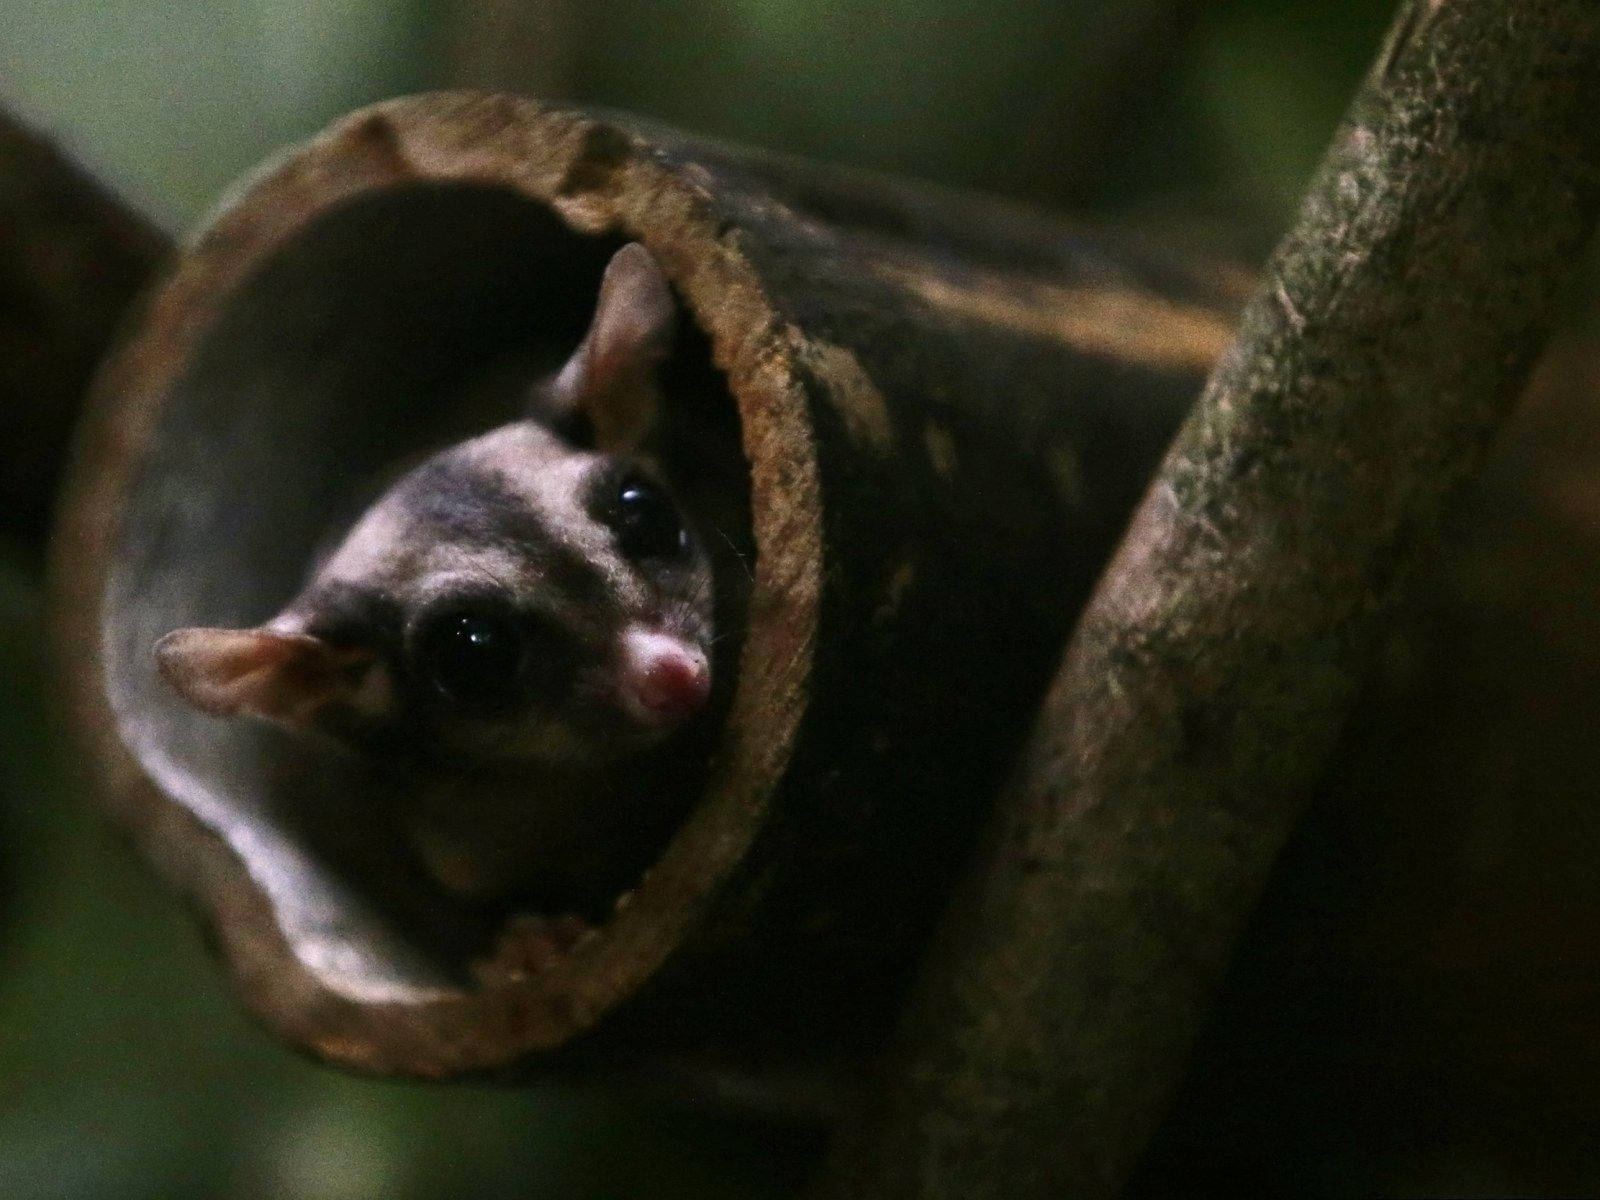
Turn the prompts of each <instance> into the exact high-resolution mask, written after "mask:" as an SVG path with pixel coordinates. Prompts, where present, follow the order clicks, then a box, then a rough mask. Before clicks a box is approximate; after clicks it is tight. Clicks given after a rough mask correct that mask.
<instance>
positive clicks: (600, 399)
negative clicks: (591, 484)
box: [545, 242, 678, 451]
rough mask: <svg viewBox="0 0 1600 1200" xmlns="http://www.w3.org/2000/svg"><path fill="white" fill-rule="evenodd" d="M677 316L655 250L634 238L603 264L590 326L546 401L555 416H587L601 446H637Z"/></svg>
mask: <svg viewBox="0 0 1600 1200" xmlns="http://www.w3.org/2000/svg"><path fill="white" fill-rule="evenodd" d="M677 324H678V306H677V302H676V301H675V300H674V299H673V298H672V290H671V288H670V287H669V286H668V285H667V277H666V275H665V274H663V273H662V270H661V266H660V264H659V263H657V262H656V259H655V255H653V254H651V253H650V251H648V250H646V249H645V248H644V247H643V246H641V245H640V244H639V243H638V242H629V243H628V244H627V245H626V246H624V247H623V248H622V249H620V250H618V251H617V252H616V253H615V254H614V255H612V256H611V261H610V262H609V263H608V264H607V265H606V273H605V277H604V278H603V279H601V281H600V299H599V300H598V301H597V302H596V304H595V310H594V318H593V320H592V321H590V323H589V332H588V333H586V334H585V335H584V338H583V342H582V344H580V345H579V346H578V348H577V350H575V351H574V352H573V355H572V357H571V358H570V359H568V360H567V364H566V366H564V367H562V368H561V372H560V373H559V374H558V375H557V376H556V378H555V382H554V383H553V384H552V385H551V386H550V389H549V393H550V394H549V395H548V396H547V397H545V400H546V402H547V404H549V405H550V406H552V407H553V408H554V409H555V412H556V415H557V416H558V417H569V416H574V415H577V414H580V413H581V414H582V415H583V416H585V417H587V418H588V420H589V425H590V427H591V428H592V429H593V430H594V440H595V445H596V446H597V447H598V448H600V449H602V450H621V451H626V450H633V449H636V448H637V447H638V446H639V444H640V443H641V442H642V441H644V439H645V438H646V437H648V436H649V434H650V432H651V430H652V429H653V428H654V426H655V423H656V419H657V410H658V407H659V404H660V397H659V395H658V394H657V389H656V383H655V371H656V368H657V367H659V366H660V365H661V363H662V362H663V360H665V359H666V358H667V356H668V355H669V354H670V353H671V352H672V340H673V337H674V335H675V334H676V332H677Z"/></svg>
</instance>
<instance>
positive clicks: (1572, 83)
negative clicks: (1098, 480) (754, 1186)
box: [824, 0, 1600, 1200]
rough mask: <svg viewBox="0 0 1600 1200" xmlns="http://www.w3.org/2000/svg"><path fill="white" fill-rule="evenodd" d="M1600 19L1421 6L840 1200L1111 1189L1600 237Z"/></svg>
mask: <svg viewBox="0 0 1600 1200" xmlns="http://www.w3.org/2000/svg"><path fill="white" fill-rule="evenodd" d="M1597 106H1600V9H1597V8H1596V7H1595V6H1594V5H1592V4H1590V3H1587V0H1538V2H1522V0H1517V2H1513V0H1471V2H1468V0H1417V2H1415V3H1408V4H1407V5H1406V6H1405V8H1404V9H1403V10H1402V12H1401V15H1400V18H1399V20H1398V22H1397V24H1396V27H1395V31H1394V33H1393V34H1392V35H1391V40H1390V44H1389V46H1388V48H1387V49H1386V50H1385V52H1384V54H1383V55H1382V56H1381V58H1380V60H1379V62H1378V64H1377V65H1376V66H1375V68H1374V70H1373V72H1372V74H1371V76H1370V77H1369V79H1368V82H1367V84H1366V86H1365V88H1364V90H1363V92H1362V94H1361V95H1360V96H1359V97H1358V98H1357V101H1356V104H1355V106H1354V108H1353V110H1352V113H1351V115H1350V117H1349V118H1348V119H1347V121H1346V124H1345V126H1344V128H1343V130H1342V132H1341V134H1340V135H1339V137H1338V139H1337V140H1336V142H1335V145H1334V147H1333V149H1332V151H1331V152H1330V154H1329V157H1328V159H1327V160H1326V162H1325V163H1324V166H1323V168H1322V170H1321V172H1320V174H1319V176H1318V178H1317V180H1316V181H1315V183H1314V185H1313V187H1312V189H1311V192H1310V195H1309V197H1308V199H1307V200H1306V202H1305V205H1304V207H1303V209H1302V212H1301V216H1300V220H1299V224H1298V227H1297V228H1296V229H1295V231H1294V232H1293V233H1292V234H1291V235H1290V236H1289V237H1288V239H1287V240H1286V241H1285V242H1284V243H1283V245H1282V246H1281V247H1280V249H1279V250H1278V252H1277V254H1276V256H1275V257H1274V259H1273V261H1272V263H1271V264H1270V265H1269V267H1268V269H1267V271H1266V273H1265V275H1264V277H1263V284H1262V287H1261V289H1260V291H1259V292H1258V294H1257V295H1256V297H1255V299H1254V300H1253V301H1252V303H1251V305H1250V306H1249V308H1248V309H1247V311H1246V313H1245V316H1244V319H1243V323H1242V326H1241V330H1240V333H1239V335H1238V338H1237V340H1236V342H1235V344H1234V345H1233V347H1232V348H1231V349H1230V350H1229V352H1228V353H1227V354H1226V355H1225V356H1224V358H1223V360H1222V362H1221V363H1220V364H1219V366H1218V368H1217V371H1216V373H1215V374H1214V376H1213V378H1212V381H1211V383H1210V384H1209V386H1208V388H1207V390H1206V392H1205V395H1204V397H1203V399H1202V402H1201V405H1200V407H1199V408H1198V410H1197V411H1196V413H1195V414H1194V416H1193V417H1192V418H1191V419H1190V421H1189V422H1188V424H1187V425H1186V426H1185V428H1184V430H1183V432H1182V433H1181V434H1180V436H1179V439H1178V441H1177V443H1176V444H1175V446H1174V448H1173V450H1172V451H1171V453H1170V454H1169V457H1168V459H1167V461H1166V463H1165V465H1164V467H1163V469H1162V471H1161V474H1160V477H1159V479H1158V481H1157V483H1156V485H1155V486H1154V487H1153V488H1152V490H1151V492H1150V493H1149V495H1148V496H1147V498H1146V500H1145V502H1144V504H1143V505H1142V506H1141V508H1140V510H1139V512H1138V513H1137V514H1136V516H1135V519H1134V521H1133V524H1132V527H1131V529H1130V531H1129V534H1128V536H1127V538H1126V540H1125V542H1124V544H1123V546H1122V549H1121V551H1120V552H1119V554H1118V556H1117V557H1116V559H1115V560H1114V562H1113V564H1112V566H1111V567H1110V569H1109V570H1108V572H1107V575H1106V576H1105V578H1104V579H1103V581H1102V583H1101V585H1100V588H1099V589H1098V591H1097V594H1096V596H1095V599H1094V601H1093V602H1092V603H1091V605H1090V607H1089V609H1088V611H1087V612H1086V613H1085V615H1084V618H1083V621H1082V623H1081V625H1080V627H1079V630H1078V632H1077V634H1076V636H1075V638H1074V640H1073V643H1072V645H1071V647H1070V648H1069V651H1068V654H1067V657H1066V660H1065V663H1064V665H1063V667H1062V670H1061V673H1060V674H1059V675H1058V677H1057V681H1056V684H1055V685H1054V687H1053V689H1052V692H1051V695H1050V697H1049V699H1048V701H1047V704H1046V705H1045V707H1044V709H1043V711H1042V716H1041V720H1040V722H1039V723H1038V725H1037V726H1036V733H1035V736H1034V738H1033V740H1032V743H1031V746H1030V749H1029V751H1028V752H1027V753H1026V754H1025V755H1024V758H1023V760H1022V763H1021V767H1020V770H1019V772H1018V773H1017V775H1016V777H1015V783H1014V785H1013V786H1012V787H1011V788H1010V789H1009V790H1008V792H1007V794H1006V795H1004V796H1003V797H1002V800H1001V806H1000V808H999V811H998V813H997V816H996V820H995V822H994V825H993V827H992V829H991V830H990V832H989V837H988V838H987V840H986V843H985V845H984V846H983V848H982V850H981V854H980V858H979V860H978V861H977V862H976V864H975V870H974V871H973V872H972V875H971V877H970V879H969V880H968V882H967V884H966V886H965V887H964V889H963V890H962V892H961V893H960V895H959V896H958V898H957V902H956V904H955V905H954V907H953V909H952V911H951V913H950V915H949V917H948V920H947V923H946V926H945V928H944V929H943V930H942V933H941V937H940V939H939V941H938V943H937V945H936V947H935V949H934V951H933V953H932V956H931V958H930V960H929V962H928V964H927V969H926V972H925V975H924V978H923V981H922V983H921V984H920V986H919V989H918V992H917V994H916V996H915V998H914V1001H913V1003H912V1006H911V1008H910V1010H909V1016H908V1019H907V1022H906V1024H905V1027H904V1030H903V1037H902V1043H901V1046H900V1048H899V1052H898V1056H897V1059H896V1066H895V1072H894V1074H893V1076H892V1085H891V1087H890V1088H889V1089H888V1090H887V1091H886V1094H885V1095H884V1096H883V1097H882V1100H881V1103H880V1104H879V1105H878V1106H877V1108H876V1109H875V1110H874V1111H873V1112H871V1113H869V1114H867V1115H866V1118H865V1119H863V1120H862V1121H860V1122H858V1123H856V1124H855V1125H854V1126H852V1132H851V1133H850V1134H849V1135H847V1138H846V1140H845V1142H844V1143H843V1144H842V1146H841V1148H840V1150H839V1152H838V1153H837V1155H836V1157H835V1162H834V1169H833V1170H832V1172H831V1173H830V1177H829V1179H828V1180H827V1181H826V1183H825V1185H824V1191H825V1192H826V1193H827V1194H829V1195H838V1196H850V1197H854V1198H857V1200H862V1198H866V1197H872V1198H878V1197H943V1196H950V1197H958V1196H959V1197H964V1198H974V1197H986V1196H1005V1197H1008V1198H1012V1200H1018V1198H1022V1200H1025V1198H1027V1197H1035V1196H1039V1197H1043V1196H1060V1195H1072V1196H1076V1197H1083V1196H1103V1195H1108V1194H1111V1193H1114V1192H1115V1191H1116V1190H1117V1189H1118V1188H1119V1186H1120V1185H1121V1183H1122V1181H1123V1180H1124V1179H1125V1178H1126V1175H1127V1172H1128V1169H1129V1167H1130V1164H1131V1163H1132V1161H1133V1160H1134V1158H1135V1156H1136V1155H1137V1154H1138V1152H1139V1150H1140V1148H1141V1147H1142V1146H1143V1144H1144V1143H1145V1141H1146V1139H1147V1137H1148V1135H1149V1133H1150V1131H1151V1130H1152V1128H1153V1127H1154V1125H1155V1123H1156V1122H1157V1120H1158V1119H1159V1117H1160V1115H1161V1112H1162V1111H1163V1108H1164V1105H1165V1103H1166V1100H1167V1097H1168V1095H1169V1093H1170V1092H1171V1090H1172V1088H1173V1085H1174V1083H1175V1080H1176V1078H1177V1076H1178V1075H1179V1073H1180V1071H1181V1067H1182V1063H1183V1059H1184V1056H1185V1052H1186V1049H1187V1046H1188V1044H1189V1042H1190V1039H1191V1037H1192V1035H1193V1033H1194V1030H1195V1028H1196V1026H1197V1024H1198V1023H1199V1021H1200V1019H1201V1017H1202V1014H1203V1012H1204V1010H1205V1007H1206V1005H1207V1001H1208V998H1209V996H1210V994H1211V992H1212V990H1213V987H1214V984H1215V982H1216V980H1217V978H1218V976H1219V975H1220V973H1221V971H1222V969H1223V967H1224V965H1225V962H1226V959H1227V955H1228V950H1229V948H1230V947H1231V945H1232V943H1233V941H1234V939H1235V936H1236V934H1237V931H1238V929H1239V926H1240V924H1241V921H1242V919H1243V917H1244V915H1245V914H1246V913H1247V911H1248V909H1249V908H1250V906H1251V904H1252V903H1253V901H1254V899H1255V897H1256V895H1257V894H1258V890H1259V888H1260V886H1261V883H1262V880H1263V878H1264V877H1265V875H1266V872H1267V870H1268V868H1269V867H1270V864H1271V862H1272V859H1273V857H1274V855H1275V854H1276V852H1277V850H1278V848H1279V847H1280V845H1281V844H1282V842H1283V840H1284V838H1285V836H1286V835H1287V832H1288V830H1289V828H1290V827H1291V825H1292V823H1293V821H1294V820H1295V818H1296V816H1297V815H1298V813H1299V812H1300V809H1301V807H1302V801H1303V798H1304V797H1305V795H1306V793H1307V791H1308V790H1309V788H1310V786H1311V784H1312V783H1313V781H1314V779H1315V777H1316V775H1317V773H1318V771H1319V769H1320V768H1321V766H1322V765H1323V762H1324V759H1325V757H1326V755H1327V753H1328V751H1329V749H1330V747H1331V745H1332V743H1333V740H1334V738H1335V736H1336V734H1337V732H1338V730H1339V728H1340V725H1341V722H1342V720H1343V718H1344V716H1345V714H1346V712H1347V710H1348V708H1349V705H1350V703H1351V700H1352V698H1353V696H1354V693H1355V690H1356V687H1357V685H1358V683H1359V681H1360V679H1361V678H1362V675H1363V672H1364V665H1365V662H1366V660H1367V658H1368V657H1369V654H1370V651H1371V649H1372V646H1373V644H1374V640H1375V637H1376V635H1377V634H1378V633H1379V632H1380V630H1381V628H1382V625H1383V622H1384V619H1385V615H1386V614H1387V613H1388V612H1389V611H1390V607H1391V604H1392V602H1393V600H1394V598H1395V596H1396V593H1397V589H1398V587H1399V585H1400V584H1401V583H1402V581H1403V579H1404V576H1405V574H1406V567H1407V565H1408V564H1409V562H1410V561H1411V559H1412V557H1413V554H1414V551H1415V550H1416V549H1417V548H1418V546H1419V544H1420V543H1421V542H1423V541H1424V539H1426V537H1427V536H1428V535H1429V534H1430V531H1431V530H1432V529H1433V527H1434V524H1435V521H1436V518H1437V516H1438V513H1439V511H1440V509H1441V507H1442V505H1443V503H1444V502H1445V500H1446V499H1447V498H1448V497H1449V496H1450V495H1451V493H1453V492H1454V491H1455V489H1456V488H1457V486H1458V485H1459V484H1460V483H1461V482H1462V481H1463V480H1464V479H1465V477H1466V476H1467V475H1468V473H1469V472H1470V471H1471V469H1472V468H1473V466H1474V465H1475V464H1476V463H1477V462H1478V460H1479V458H1480V456H1481V454H1482V450H1483V447H1484V446H1485V444H1486V443H1487V441H1488V438H1489V436H1490V434H1491V433H1492V431H1493V430H1494V428H1495V427H1496V425H1497V423H1498V421H1499V420H1500V418H1501V417H1502V416H1503V415H1504V414H1505V412H1506V411H1507V409H1508V407H1509V406H1510V404H1511V402H1512V400H1513V398H1514V397H1515V395H1516V393H1517V390H1518V387H1519V385H1520V384H1521V382H1522V380H1523V378H1524V375H1525V374H1526V371H1527V369H1528V366H1529V364H1530V362H1531V360H1532V357H1533V355H1534V353H1535V352H1536V350H1537V348H1538V346H1539V344H1540V342H1541V341H1542V339H1543V337H1544V335H1545V333H1546V331H1547V328H1548V326H1549V324H1550V320H1551V310H1552V304H1553V297H1554V296H1555V294H1556V293H1557V291H1558V289H1559V286H1560V283H1561V281H1562V280H1563V279H1564V278H1565V277H1566V276H1567V274H1568V272H1569V271H1570V269H1571V265H1572V263H1573V261H1574V259H1575V257H1576V255H1577V252H1578V251H1579V249H1580V248H1581V247H1582V245H1583V244H1584V242H1585V240H1586V239H1587V237H1588V236H1589V233H1590V231H1591V229H1592V226H1593V222H1594V217H1595V209H1596V203H1597V200H1600V192H1597V182H1600V180H1597V176H1600V129H1597V127H1596V126H1595V125H1594V122H1593V113H1594V112H1595V111H1596V108H1597Z"/></svg>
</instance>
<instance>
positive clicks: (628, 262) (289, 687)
mask: <svg viewBox="0 0 1600 1200" xmlns="http://www.w3.org/2000/svg"><path fill="white" fill-rule="evenodd" d="M675 321H676V305H675V302H674V300H673V297H672V294H671V292H670V290H669V288H668V285H667V281H666V279H665V277H664V276H663V274H662V273H661V270H660V267H659V266H658V265H657V264H656V262H655V260H654V258H653V257H652V256H651V255H650V253H649V252H648V251H647V250H645V249H644V247H642V246H640V245H637V244H630V245H628V246H624V247H623V248H622V249H621V250H619V251H618V252H617V254H616V255H615V257H613V259H612V260H611V263H610V265H609V266H608V267H607V269H606V272H605V277H604V280H603V282H602V284H601V288H600V297H599V300H598V303H597V305H596V310H595V314H594V317H593V320H592V322H591V324H590V328H589V331H588V333H587V334H586V335H585V337H584V339H583V341H582V343H581V344H580V345H579V347H578V349H577V350H576V351H575V352H574V353H573V355H572V357H571V358H570V359H569V360H568V362H567V364H566V365H565V366H564V367H563V368H562V370H561V371H560V372H559V373H558V374H557V375H556V376H555V378H554V380H553V381H552V382H551V383H550V384H548V385H547V386H546V387H544V388H542V389H541V390H540V392H539V397H538V400H537V401H536V406H537V408H538V411H537V413H536V414H535V416H533V417H530V418H529V419H526V420H523V421H519V422H516V423H514V424H511V425H507V426H503V427H501V428H499V429H496V430H494V431H492V432H490V433H487V434H485V435H483V436H481V437H478V438H474V439H472V440H470V441H467V442H463V443H461V444H459V445H456V446H453V447H451V448H449V449H447V450H444V451H442V452H441V453H439V454H437V455H435V456H434V457H432V458H430V459H428V460H427V461H425V462H423V463H422V464H421V465H420V466H418V467H416V468H415V469H414V470H412V471H410V472H409V473H408V474H406V475H405V476H403V477H402V478H401V479H400V480H398V481H397V482H396V483H395V484H394V486H393V487H391V488H390V489H389V490H388V492H386V493H385V494H384V495H383V496H382V497H381V498H380V499H379V500H378V501H377V503H376V504H374V505H373V506H372V507H371V508H370V509H368V510H367V511H366V513H364V514H363V515H362V517H361V518H360V519H359V520H358V521H357V522H356V524H355V526H354V527H353V528H352V529H351V531H350V532H349V534H348V535H346V537H345V539H344V541H343V542H342V543H341V544H340V545H339V546H338V548H337V549H336V550H335V551H334V552H333V553H332V555H331V556H330V557H329V558H328V559H327V560H326V561H325V562H324V563H323V565H322V566H321V567H320V568H319V569H318V570H317V572H316V573H315V575H314V576H313V577H312V578H311V579H310V581H309V582H308V583H307V584H306V586H305V588H304V589H303V590H302V591H301V593H300V594H299V595H298V596H296V597H295V599H294V600H292V601H291V602H290V603H289V604H288V606H287V607H285V608H284V609H283V611H282V612H280V613H278V615H276V616H275V617H273V618H272V619H271V620H269V621H267V622H266V623H265V624H263V625H261V626H258V627H256V628H253V629H201V628H194V629H180V630H177V631H175V632H173V633H170V634H168V635H167V636H166V637H164V638H162V639H161V641H160V642H159V643H158V644H157V646H156V659H157V664H158V666H159V669H160V672H161V674H162V675H163V677H164V678H165V679H166V680H167V681H168V682H169V683H170V684H171V685H172V686H173V687H175V688H176V689H177V691H178V692H179V693H180V694H181V695H182V696H183V697H185V698H186V699H187V700H188V701H189V702H190V703H191V704H193V705H194V706H195V707H196V708H199V709H201V710H202V711H205V712H208V713H212V714H216V715H229V716H231V715H237V714H248V715H254V716H257V717H263V718H266V719H268V720H272V721H275V722H278V723H280V724H285V725H290V726H295V727H302V728H315V729H320V730H323V731H326V732H329V733H332V734H334V735H335V736H338V737H341V738H343V739H344V740H346V741H348V742H351V743H353V744H356V745H358V746H365V747H369V748H372V749H376V750H379V751H382V752H384V753H389V752H391V751H392V752H396V753H407V754H409V753H411V752H415V753H418V754H424V755H429V756H432V757H434V758H438V759H442V760H444V761H446V762H461V763H464V764H468V765H470V764H473V763H515V762H521V761H533V762H542V763H547V764H550V765H552V766H559V765H566V766H569V767H582V766H583V765H585V764H603V763H605V762H608V761H612V760H614V759H615V758H616V757H618V756H621V755H626V754H629V753H632V752H636V751H637V750H639V749H642V748H645V747H648V746H650V745H652V744H655V743H658V742H660V741H662V740H664V739H665V738H666V737H667V736H669V735H670V734H671V733H672V732H673V731H675V730H677V729H679V728H680V727H682V726H683V725H685V724H686V723H687V722H690V721H691V720H692V719H693V718H694V717H695V716H696V714H698V713H699V712H701V711H702V710H703V709H704V707H705V705H706V702H707V698H708V695H709V692H710V687H711V679H710V656H709V649H710V644H711V638H712V612H711V607H712V579H711V567H710V563H709V560H708V557H707V555H706V553H705V551H704V548H703V547H702V545H701V543H700V541H699V539H698V537H697V535H696V534H695V532H694V531H693V530H692V529H691V528H690V525H689V522H688V520H687V518H686V517H685V515H684V514H683V513H682V512H680V510H679V507H678V505H677V503H676V501H675V500H674V498H673V495H672V492H671V489H670V488H669V487H668V485H667V483H666V482H665V480H664V479H663V478H662V477H661V474H660V472H659V469H658V468H657V467H656V466H655V464H654V463H653V462H652V460H651V458H650V456H649V455H648V453H647V452H646V446H647V443H648V439H649V437H650V435H651V432H652V430H653V428H654V426H655V423H656V421H657V419H658V404H659V394H658V391H657V387H656V383H655V375H656V370H657V368H658V367H659V365H660V363H661V361H662V360H663V358H664V357H665V356H666V355H667V354H668V353H669V351H670V348H671V343H672V338H673V331H674V326H675ZM574 427H587V431H588V433H587V435H586V436H585V437H584V438H583V439H582V440H574V439H572V438H570V437H568V436H564V435H563V434H561V433H558V432H557V430H558V429H569V430H570V429H572V428H574Z"/></svg>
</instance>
